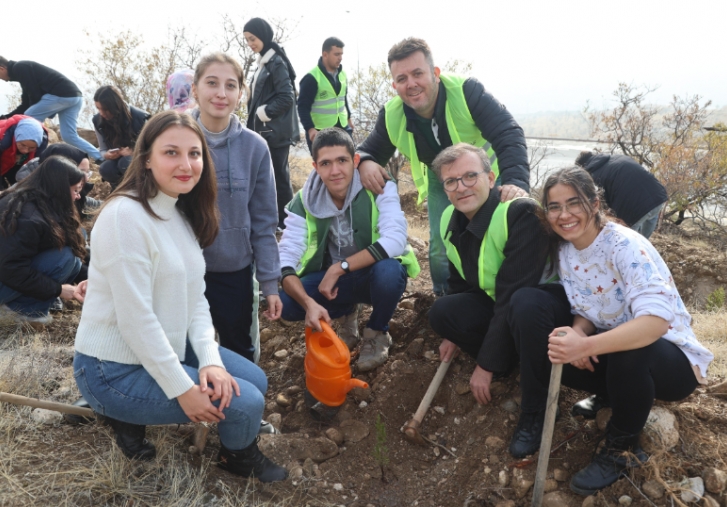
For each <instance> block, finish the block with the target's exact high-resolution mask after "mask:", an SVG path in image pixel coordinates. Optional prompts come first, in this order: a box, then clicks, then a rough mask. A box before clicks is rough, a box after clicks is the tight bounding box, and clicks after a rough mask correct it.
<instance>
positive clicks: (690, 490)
mask: <svg viewBox="0 0 727 507" xmlns="http://www.w3.org/2000/svg"><path fill="white" fill-rule="evenodd" d="M679 487H680V488H681V490H682V502H685V503H689V502H698V501H700V500H701V499H702V497H703V496H704V481H703V480H702V478H701V477H690V478H689V479H685V480H683V481H682V482H681V483H680V484H679Z"/></svg>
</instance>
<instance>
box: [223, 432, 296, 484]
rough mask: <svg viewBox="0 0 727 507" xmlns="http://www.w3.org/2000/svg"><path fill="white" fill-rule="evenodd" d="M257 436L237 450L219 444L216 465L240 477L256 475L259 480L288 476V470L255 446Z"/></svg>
mask: <svg viewBox="0 0 727 507" xmlns="http://www.w3.org/2000/svg"><path fill="white" fill-rule="evenodd" d="M258 440H259V437H255V440H253V441H252V443H251V444H250V445H248V446H247V447H245V448H244V449H241V450H239V451H231V450H229V449H228V448H226V447H225V446H224V445H221V446H220V453H219V454H218V455H217V466H218V467H220V468H221V469H222V470H226V471H227V472H230V473H231V474H235V475H240V476H242V477H257V479H258V480H259V481H260V482H277V481H283V480H285V479H287V478H288V471H287V470H286V469H285V468H283V467H281V466H278V465H276V464H275V463H273V462H272V461H270V460H269V459H268V458H266V457H265V455H264V454H263V453H262V452H260V449H259V448H258V446H257V443H258Z"/></svg>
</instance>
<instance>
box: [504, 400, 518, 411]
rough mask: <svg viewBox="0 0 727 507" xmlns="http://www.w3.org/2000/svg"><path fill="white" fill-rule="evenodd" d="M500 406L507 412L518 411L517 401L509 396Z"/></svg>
mask: <svg viewBox="0 0 727 507" xmlns="http://www.w3.org/2000/svg"><path fill="white" fill-rule="evenodd" d="M500 408H501V409H503V410H504V411H506V412H510V413H515V412H517V403H515V400H513V399H512V398H508V399H506V400H504V401H503V402H502V403H500Z"/></svg>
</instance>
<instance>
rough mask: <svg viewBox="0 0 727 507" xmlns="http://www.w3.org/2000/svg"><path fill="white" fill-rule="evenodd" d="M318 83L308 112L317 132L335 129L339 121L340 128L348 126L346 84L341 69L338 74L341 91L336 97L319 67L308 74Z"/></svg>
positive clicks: (344, 75)
mask: <svg viewBox="0 0 727 507" xmlns="http://www.w3.org/2000/svg"><path fill="white" fill-rule="evenodd" d="M309 74H310V75H311V76H313V77H314V78H315V80H316V82H317V83H318V91H317V92H316V97H315V100H314V101H313V105H312V106H311V110H310V117H311V119H312V120H313V125H315V127H316V129H317V130H323V129H325V128H329V127H335V126H336V124H337V123H338V122H339V121H340V122H341V126H342V127H344V128H345V127H346V125H348V111H346V90H347V89H348V83H347V79H346V73H345V72H343V69H341V71H340V72H339V73H338V79H339V80H340V81H341V91H339V92H338V95H336V91H335V90H334V89H333V85H332V84H331V82H330V81H329V80H328V77H326V75H325V74H324V73H323V71H322V70H321V69H320V67H318V66H316V67H315V68H314V69H313V70H311V71H310V73H309Z"/></svg>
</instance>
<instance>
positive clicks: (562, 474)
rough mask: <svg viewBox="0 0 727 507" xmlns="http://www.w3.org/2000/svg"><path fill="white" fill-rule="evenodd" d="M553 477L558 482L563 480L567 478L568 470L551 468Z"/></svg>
mask: <svg viewBox="0 0 727 507" xmlns="http://www.w3.org/2000/svg"><path fill="white" fill-rule="evenodd" d="M553 478H554V479H555V480H556V481H558V482H565V481H567V480H568V472H566V471H565V470H563V469H562V468H556V469H555V470H553Z"/></svg>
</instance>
